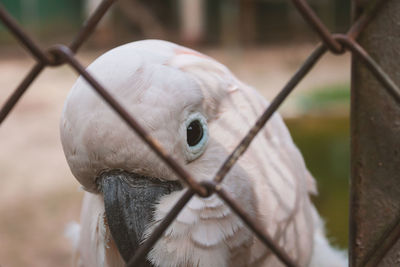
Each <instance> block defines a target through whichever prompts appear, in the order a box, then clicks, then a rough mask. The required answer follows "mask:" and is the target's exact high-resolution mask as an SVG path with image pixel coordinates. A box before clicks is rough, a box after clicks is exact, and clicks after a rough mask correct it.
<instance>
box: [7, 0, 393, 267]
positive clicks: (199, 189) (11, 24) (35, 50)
mask: <svg viewBox="0 0 400 267" xmlns="http://www.w3.org/2000/svg"><path fill="white" fill-rule="evenodd" d="M114 2H116V0H104V1H102V3H101V4H100V5H99V6H98V8H97V9H96V10H95V12H94V13H93V14H92V15H91V16H90V17H89V19H88V20H87V21H86V22H85V23H84V25H83V26H82V28H81V30H80V32H79V33H78V34H77V36H76V37H75V38H74V39H73V41H72V42H71V44H70V45H69V46H65V45H56V46H53V47H52V48H50V49H48V50H43V49H41V48H40V46H39V45H38V44H37V43H36V42H35V41H34V40H33V39H32V38H31V37H30V36H29V35H28V34H27V33H25V32H24V31H23V30H22V28H21V27H20V26H19V25H18V24H17V23H16V22H15V20H14V19H13V18H12V17H11V16H10V15H9V13H8V12H7V11H6V10H5V8H4V7H3V6H2V5H1V4H0V20H1V21H2V22H3V23H4V25H5V26H6V27H7V28H8V29H9V30H10V32H11V33H12V34H13V35H14V36H15V38H16V39H18V40H19V41H20V42H21V44H22V45H23V46H24V47H25V48H26V49H27V50H28V51H29V52H30V53H31V54H32V56H33V57H34V58H35V59H36V61H37V63H36V64H35V65H34V66H33V68H32V69H31V71H30V72H29V73H28V74H27V75H26V77H25V78H24V79H23V80H22V82H21V83H20V85H19V86H18V87H17V88H16V89H15V90H14V92H13V93H12V94H11V95H10V97H9V98H8V99H7V101H6V103H5V104H4V105H3V107H2V108H1V110H0V124H1V123H2V122H3V121H4V120H5V118H7V117H8V115H9V114H10V112H11V111H12V109H13V107H14V106H15V105H16V104H17V103H18V102H19V101H20V99H21V97H22V96H23V95H24V93H25V92H26V91H27V89H28V88H29V86H30V85H31V84H32V82H33V81H35V79H36V78H37V77H38V75H39V74H40V73H41V72H42V70H43V69H44V68H45V67H47V66H59V65H62V64H68V65H70V66H71V67H72V68H73V69H74V70H75V71H76V72H77V73H78V74H80V75H81V76H82V77H83V78H84V79H86V81H87V82H88V83H89V84H90V85H91V86H92V87H93V89H94V90H96V92H97V93H98V94H99V95H100V96H101V97H102V98H103V99H104V101H106V102H107V103H108V104H109V105H110V107H111V108H112V109H113V110H114V111H115V112H116V113H118V115H119V116H120V117H121V119H122V120H123V121H125V123H127V124H128V125H129V126H130V127H131V128H132V130H133V131H135V132H136V133H137V134H138V135H139V136H140V137H141V138H142V139H143V141H144V142H146V143H147V144H148V145H149V147H151V149H153V151H154V152H155V153H156V154H157V155H158V156H159V157H160V158H161V159H162V160H163V161H164V162H165V163H166V164H167V165H168V166H169V167H170V168H171V169H172V170H174V171H175V173H176V174H177V175H178V176H179V177H180V178H181V179H182V180H183V181H185V182H186V183H187V185H188V189H186V191H185V193H184V194H183V196H182V197H181V199H180V200H179V201H178V202H177V203H176V204H175V206H174V207H173V208H172V209H171V211H170V212H169V213H168V214H167V215H166V217H165V218H164V219H163V220H162V221H161V222H160V224H159V225H158V226H157V227H156V229H155V231H154V232H153V233H152V234H151V235H150V237H149V238H148V239H147V240H146V241H145V242H144V243H143V244H142V245H141V247H140V248H139V249H138V251H136V253H135V255H134V256H133V257H132V258H131V260H130V261H129V262H128V266H139V265H140V264H141V263H142V262H143V261H144V258H145V257H146V255H147V253H148V252H149V251H150V250H151V248H152V247H153V246H154V245H155V243H156V242H157V241H158V239H159V238H160V237H161V236H162V234H163V232H164V231H165V230H166V229H167V228H168V226H169V225H171V223H173V221H174V219H175V218H176V217H177V216H178V214H179V212H180V211H182V209H183V208H184V207H185V205H186V204H187V203H188V201H190V199H191V198H192V197H193V196H194V195H195V194H197V195H199V196H200V197H208V196H210V195H211V194H217V195H218V196H219V197H220V198H221V199H222V200H223V201H224V202H225V203H226V204H227V205H228V206H229V207H230V208H231V209H232V210H233V211H234V213H235V214H237V215H238V217H239V218H240V219H241V220H243V222H244V223H245V224H246V225H247V227H249V228H250V229H251V230H252V231H253V233H254V234H255V235H256V236H257V238H259V239H260V240H261V241H262V242H263V243H264V244H265V245H266V246H267V247H268V248H269V249H270V250H271V252H273V253H274V254H275V256H277V257H278V258H279V259H280V260H281V261H282V263H284V264H285V265H286V266H297V264H296V263H295V262H294V261H293V260H292V259H291V258H290V257H289V256H288V255H287V253H286V252H285V250H284V248H281V247H279V246H278V245H277V244H275V242H274V241H273V239H272V238H271V237H270V236H269V235H268V233H267V232H266V229H264V228H263V227H261V226H260V225H259V224H257V223H256V222H255V221H254V220H253V219H252V218H251V217H250V216H248V214H246V212H244V211H243V210H242V208H241V207H240V203H238V202H237V201H236V200H234V199H233V198H231V197H230V196H229V194H228V193H227V192H226V191H225V190H223V189H222V188H221V182H222V181H223V179H224V177H225V176H226V175H227V173H228V172H229V170H230V169H231V168H232V166H233V165H234V164H235V163H236V162H237V160H238V159H239V158H240V156H241V155H242V154H243V153H244V152H245V151H246V149H247V148H248V147H249V145H250V144H251V142H252V140H253V139H254V138H255V137H256V136H257V134H258V133H259V132H260V130H261V129H262V128H263V127H264V126H265V124H266V123H267V122H268V120H269V119H270V118H271V116H272V115H273V114H274V113H275V112H276V110H277V109H278V108H279V107H280V105H281V104H282V103H283V101H284V100H285V99H286V98H287V97H288V95H289V94H290V93H291V92H292V91H293V90H294V89H295V87H296V85H297V84H298V83H299V82H300V81H301V80H302V79H304V77H305V76H306V75H307V74H308V73H309V72H310V70H311V69H312V67H313V66H314V65H315V64H316V63H317V62H318V61H319V60H320V59H321V58H322V56H323V55H324V54H325V53H326V52H327V51H328V50H329V51H331V52H332V53H335V54H342V53H344V52H346V51H350V52H351V53H353V54H355V55H356V56H357V57H359V58H360V60H361V62H363V63H364V64H365V65H366V66H367V67H368V69H369V70H370V71H371V73H372V74H373V75H375V77H376V78H377V80H378V81H380V82H381V83H382V84H383V85H384V87H385V88H386V90H387V92H388V93H389V94H390V95H391V96H392V97H393V98H394V99H395V100H396V101H397V103H399V104H400V89H399V87H398V86H397V85H396V84H395V83H394V82H393V81H392V79H391V78H390V76H389V75H387V74H386V73H385V71H384V70H383V69H382V68H381V67H380V66H379V65H378V64H377V63H376V61H375V60H374V59H373V58H372V57H371V56H370V55H369V54H368V53H367V52H366V51H365V50H364V49H363V48H362V47H361V46H360V45H359V44H358V43H357V42H356V39H357V37H358V36H359V35H360V33H361V32H362V31H363V30H364V29H365V28H366V27H367V25H368V23H369V22H370V21H371V20H372V19H373V18H374V16H375V15H376V13H377V12H378V11H379V9H380V8H381V7H382V6H383V4H384V3H385V2H387V1H386V0H376V1H371V5H370V8H369V9H368V10H367V11H366V12H365V14H363V15H362V16H361V17H360V18H359V19H358V20H357V21H356V22H355V23H354V24H353V26H352V27H351V28H350V30H349V31H348V32H347V34H346V35H344V34H331V33H330V31H329V30H328V28H327V27H326V26H325V25H324V24H323V23H322V22H321V20H320V19H319V18H318V16H317V15H316V14H315V13H314V11H313V10H312V9H311V8H310V6H309V5H308V4H307V2H306V1H304V0H292V2H293V4H294V5H295V6H296V8H297V9H298V11H299V12H300V13H301V14H302V16H303V17H304V19H305V20H306V21H307V22H308V23H309V25H310V26H311V27H312V28H313V29H314V30H315V32H316V33H317V34H318V35H319V36H320V38H321V40H322V43H321V44H319V45H318V46H317V48H316V49H315V50H314V51H313V52H312V53H311V55H310V56H309V57H308V58H307V60H306V61H305V62H304V64H303V65H302V66H301V67H300V68H299V69H298V71H297V72H296V73H295V74H294V75H293V77H292V78H291V79H290V80H289V82H288V83H287V84H286V86H285V87H284V88H283V89H282V90H281V91H280V92H279V94H278V95H277V96H276V97H275V98H274V100H273V101H272V102H271V104H270V105H269V106H268V108H267V109H266V110H265V111H264V113H263V114H262V115H261V116H260V117H259V119H258V120H257V122H256V123H255V125H254V126H253V127H252V128H251V129H250V130H249V132H248V133H247V134H246V136H245V137H244V138H243V139H242V140H241V142H240V143H239V144H238V146H237V147H236V148H235V149H234V150H233V152H232V153H231V154H230V155H229V157H228V158H227V159H226V160H225V162H224V164H223V165H222V166H221V168H220V169H219V170H218V172H217V174H216V175H215V176H214V178H213V180H212V182H203V183H199V182H197V181H196V180H195V179H194V177H192V175H191V174H190V173H188V172H187V171H186V170H185V169H184V168H183V167H182V166H181V165H180V164H179V163H177V162H176V161H175V160H174V158H173V156H172V155H170V154H168V153H167V152H166V150H165V149H164V148H163V147H162V146H161V145H160V144H159V142H158V141H157V140H156V139H154V138H152V137H151V136H150V135H149V134H148V133H147V132H146V131H145V130H144V128H142V126H141V125H140V124H139V123H138V122H137V120H136V119H135V118H134V117H133V116H132V115H131V114H129V113H128V112H127V110H125V109H124V108H123V107H122V106H121V105H120V104H119V103H118V102H117V101H116V100H115V98H114V97H113V96H112V95H111V94H110V93H109V92H108V91H107V89H106V88H104V87H103V86H102V85H101V84H100V83H99V82H97V81H96V79H94V78H93V77H92V76H91V75H90V74H89V73H88V72H87V71H86V70H85V69H84V67H83V66H82V65H81V64H80V63H79V62H78V61H77V60H76V59H75V57H74V54H75V53H76V52H77V51H78V49H79V48H80V47H81V46H82V45H83V44H84V42H85V41H86V40H87V39H88V37H89V36H90V34H91V33H92V32H93V31H94V29H95V27H96V26H97V24H98V23H99V21H100V20H101V18H102V17H103V16H104V14H106V12H107V10H109V8H110V7H111V6H112V4H113V3H114ZM399 221H400V219H399ZM396 225H397V226H396V227H395V228H394V230H393V231H394V232H396V233H399V232H400V231H399V230H398V229H400V228H399V227H398V225H400V223H397V224H396ZM395 236H396V238H397V236H398V234H396V235H395ZM381 243H382V244H384V249H383V250H382V251H381V252H380V255H381V254H383V255H384V254H385V253H386V251H388V250H389V249H390V248H391V247H392V246H393V244H394V241H393V240H392V239H387V238H386V236H385V238H383V240H382V241H381ZM382 257H383V256H382Z"/></svg>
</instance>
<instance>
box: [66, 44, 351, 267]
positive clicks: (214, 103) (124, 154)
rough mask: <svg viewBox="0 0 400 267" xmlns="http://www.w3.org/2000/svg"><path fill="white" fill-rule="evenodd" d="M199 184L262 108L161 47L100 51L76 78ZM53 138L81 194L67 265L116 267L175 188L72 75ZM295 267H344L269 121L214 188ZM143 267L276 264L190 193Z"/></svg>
mask: <svg viewBox="0 0 400 267" xmlns="http://www.w3.org/2000/svg"><path fill="white" fill-rule="evenodd" d="M87 70H88V71H89V72H90V73H91V74H92V75H93V76H94V77H95V78H96V79H97V80H98V81H99V82H100V83H101V84H102V85H103V86H104V87H105V88H107V90H108V91H109V92H110V93H111V94H112V95H113V96H114V97H115V98H116V99H117V100H118V101H119V102H120V103H121V104H122V105H123V106H124V107H125V108H126V109H127V110H128V111H129V112H130V114H132V116H134V117H135V118H136V119H137V120H138V122H139V123H140V124H141V125H142V126H143V127H144V128H145V129H146V130H147V131H148V133H149V134H150V135H151V136H152V137H154V138H156V139H157V140H158V141H159V142H160V143H161V145H162V146H163V147H164V148H165V149H166V150H167V151H168V152H169V153H171V154H172V155H173V156H174V158H175V159H176V160H177V161H178V162H179V163H180V164H181V165H182V166H184V168H186V170H187V171H188V172H190V173H191V174H192V175H193V177H195V179H197V180H198V181H207V180H211V179H212V178H213V176H214V175H215V173H216V172H217V170H218V169H219V168H220V167H221V165H222V163H223V162H224V160H225V159H226V158H227V156H228V155H229V153H230V152H232V150H233V149H234V148H235V147H236V146H237V145H238V143H239V141H240V140H241V139H242V138H243V137H244V136H245V135H246V133H247V132H248V130H249V129H250V127H251V126H252V125H253V124H254V122H255V121H256V119H257V118H258V117H259V116H260V115H261V114H262V112H263V111H264V110H265V109H266V107H267V106H268V102H267V101H266V100H265V99H264V98H263V97H262V96H261V95H260V94H259V93H258V92H257V91H255V90H254V89H253V88H251V87H249V86H248V85H246V84H244V83H242V82H241V81H239V80H238V79H237V78H236V77H235V76H234V75H233V74H232V73H231V72H230V71H229V70H228V69H227V68H226V67H225V66H224V65H222V64H221V63H219V62H217V61H216V60H214V59H212V58H210V57H208V56H206V55H203V54H201V53H199V52H196V51H194V50H191V49H189V48H185V47H182V46H179V45H176V44H173V43H170V42H166V41H161V40H144V41H137V42H133V43H130V44H126V45H123V46H120V47H117V48H115V49H112V50H110V51H109V52H107V53H105V54H104V55H102V56H100V57H99V58H98V59H97V60H95V61H94V62H93V63H92V64H91V65H90V66H89V67H88V69H87ZM60 129H61V141H62V145H63V149H64V153H65V156H66V159H67V162H68V164H69V166H70V169H71V171H72V173H73V175H74V176H75V177H76V179H77V180H78V181H79V182H80V183H81V185H82V186H83V188H84V190H85V191H86V192H85V196H84V200H83V206H82V213H81V223H80V226H79V227H75V228H74V229H75V230H76V231H74V233H75V239H76V240H75V241H76V246H77V251H78V252H77V262H78V265H82V266H86V267H90V266H124V265H125V264H126V262H127V261H128V260H129V259H130V257H132V255H133V254H134V252H135V251H136V249H137V248H138V247H139V246H140V244H141V243H142V242H143V241H144V240H146V239H147V238H148V237H149V235H150V234H151V233H152V230H153V229H154V228H155V227H156V226H157V225H158V224H159V222H160V221H161V220H162V219H163V218H164V216H165V215H166V214H167V213H168V212H169V211H170V209H171V208H172V207H173V206H174V204H175V203H176V202H177V200H178V199H179V198H180V197H181V196H182V194H183V192H184V189H185V187H186V185H185V184H184V183H182V182H181V180H180V179H179V178H178V177H177V175H176V174H175V173H174V172H173V171H172V170H171V169H170V168H169V167H167V166H166V164H164V163H163V162H162V161H161V160H160V159H159V158H158V157H157V156H156V155H155V153H154V152H153V151H152V150H151V149H150V148H148V146H147V145H146V144H145V143H144V142H143V141H142V140H141V139H140V138H139V137H138V136H137V135H136V134H135V133H134V132H133V131H132V130H131V129H130V128H129V127H128V126H127V125H126V124H125V123H124V122H123V121H122V120H121V119H120V118H119V116H118V115H117V114H116V113H115V112H114V111H113V110H112V109H111V108H110V107H109V106H108V105H107V104H106V103H105V102H104V101H103V100H102V99H101V97H100V96H98V95H97V93H96V92H95V91H94V90H93V88H91V86H90V85H89V84H88V83H87V82H86V81H85V80H84V79H83V78H82V77H80V78H78V80H77V82H76V83H75V85H74V86H73V88H72V90H71V91H70V93H69V96H68V98H67V100H66V103H65V106H64V110H63V114H62V118H61V123H60ZM222 186H223V188H224V189H225V190H226V191H227V192H228V193H229V194H230V195H231V197H232V198H234V199H235V200H236V201H237V202H238V203H239V204H240V206H241V207H242V208H243V209H244V210H245V211H246V212H247V213H248V214H249V216H251V217H252V218H253V219H254V220H256V221H257V222H258V223H259V224H261V225H262V226H263V227H264V229H265V231H266V232H267V233H268V234H269V235H270V236H271V237H272V238H273V239H274V240H275V242H276V244H278V245H279V246H280V247H282V248H283V249H284V250H285V251H286V252H287V254H288V255H289V256H290V257H291V258H292V259H293V260H294V261H295V262H297V263H298V264H299V266H345V265H346V260H345V257H344V256H343V255H342V253H341V252H339V251H337V250H335V249H334V248H332V247H331V246H330V245H329V242H328V241H327V238H326V237H325V234H324V228H323V223H322V220H321V219H320V216H319V215H318V213H317V211H316V209H315V207H314V206H313V204H312V203H311V201H310V197H309V195H310V194H315V193H316V186H315V182H314V179H313V177H312V176H311V175H310V173H309V172H308V170H307V168H306V166H305V163H304V160H303V158H302V156H301V154H300V152H299V150H298V149H297V147H296V145H295V144H294V143H293V141H292V139H291V136H290V134H289V132H288V130H287V128H286V126H285V125H284V122H283V120H282V118H281V117H280V116H279V115H278V114H275V115H273V116H272V118H271V119H270V121H269V122H268V123H267V125H266V126H265V127H264V128H263V129H262V131H261V132H260V133H259V134H258V136H257V137H256V138H255V139H254V140H253V142H252V144H251V145H250V147H249V148H248V150H247V151H246V152H245V153H244V155H243V156H242V157H241V158H240V160H239V161H238V162H237V163H236V165H234V167H233V168H232V169H231V170H230V171H229V173H228V174H227V176H226V177H225V180H223V182H222ZM145 264H147V265H146V266H160V267H164V266H165V267H178V266H198V267H224V266H235V267H241V266H282V263H281V262H280V261H279V259H278V258H277V257H276V256H274V254H273V253H271V251H269V250H268V248H267V247H266V246H265V245H264V244H263V243H262V242H261V241H259V240H258V239H257V238H256V237H255V235H254V234H253V233H252V231H251V230H250V229H249V228H247V226H246V225H245V224H244V223H243V222H242V221H241V219H240V218H239V217H238V216H237V215H236V214H235V213H234V212H233V211H232V210H231V209H230V208H229V207H228V206H227V205H226V204H225V203H224V202H223V201H222V200H221V199H220V198H219V197H218V196H217V195H215V194H214V195H212V196H210V197H208V198H201V197H198V196H194V197H193V198H192V199H191V200H190V201H189V202H188V203H187V205H186V206H185V208H184V209H183V210H182V211H181V212H180V214H179V215H178V217H177V218H176V220H175V221H174V222H173V223H172V224H171V225H170V226H169V228H168V229H167V230H166V231H165V232H164V233H163V235H162V236H161V238H160V239H159V240H158V242H157V243H156V244H155V245H154V247H153V248H152V249H151V251H150V253H149V254H148V255H147V262H146V263H145Z"/></svg>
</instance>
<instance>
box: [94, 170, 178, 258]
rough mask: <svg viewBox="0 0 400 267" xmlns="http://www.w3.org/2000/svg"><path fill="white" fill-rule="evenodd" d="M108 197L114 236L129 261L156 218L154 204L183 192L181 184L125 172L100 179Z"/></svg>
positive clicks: (105, 198) (109, 217)
mask: <svg viewBox="0 0 400 267" xmlns="http://www.w3.org/2000/svg"><path fill="white" fill-rule="evenodd" d="M98 183H99V186H100V190H101V192H102V193H103V196H104V206H105V212H106V218H107V223H108V227H109V229H110V232H111V235H112V237H113V239H114V241H115V243H116V245H117V247H118V250H119V252H120V254H121V256H122V257H123V259H124V260H125V262H128V261H129V259H130V258H131V257H132V256H133V255H134V253H135V251H136V250H137V248H138V247H139V245H140V242H141V241H142V239H143V234H144V231H145V230H146V227H147V226H148V225H149V223H150V222H151V221H152V219H153V214H154V205H155V204H156V203H157V201H158V200H159V199H160V197H162V196H163V195H166V194H170V193H171V192H173V191H176V190H180V189H182V186H181V184H180V183H179V182H176V181H161V180H160V179H156V178H150V177H144V176H140V175H137V174H134V173H128V172H125V171H117V170H113V171H109V172H106V173H103V174H102V175H101V176H100V178H99V180H98Z"/></svg>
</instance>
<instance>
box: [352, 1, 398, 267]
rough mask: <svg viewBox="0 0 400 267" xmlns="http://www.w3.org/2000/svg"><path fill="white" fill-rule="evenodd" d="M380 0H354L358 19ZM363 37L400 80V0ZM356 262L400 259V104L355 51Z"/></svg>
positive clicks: (387, 6) (381, 263)
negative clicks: (358, 58) (358, 57)
mask: <svg viewBox="0 0 400 267" xmlns="http://www.w3.org/2000/svg"><path fill="white" fill-rule="evenodd" d="M374 1H375V0H353V3H352V4H353V16H354V18H355V19H356V18H357V17H358V16H359V15H360V14H361V13H362V12H363V10H366V9H367V8H368V5H369V4H371V3H372V2H374ZM359 43H360V45H361V46H363V47H364V48H365V50H366V51H367V52H368V53H370V54H371V56H372V57H373V58H374V59H375V60H376V61H377V62H378V64H379V65H380V66H381V67H382V68H383V69H384V70H385V71H386V72H387V74H388V75H389V76H390V77H391V78H392V79H393V81H394V82H395V83H396V84H397V85H399V84H400V46H399V44H400V1H398V0H388V1H387V3H385V5H384V6H383V8H382V9H381V11H380V12H379V13H378V14H377V16H376V17H375V18H374V19H373V20H372V21H371V23H370V24H369V26H368V27H367V29H366V30H365V31H364V32H363V33H362V35H361V36H360V38H359ZM351 165H352V167H351V207H350V240H349V241H350V242H349V247H350V250H349V251H350V255H349V256H350V266H376V265H379V266H399V264H400V241H399V236H400V224H399V219H400V107H399V105H398V104H396V102H395V100H394V99H393V98H392V97H391V96H390V95H389V94H388V93H387V92H386V90H384V88H383V86H382V84H381V83H379V82H378V81H377V80H376V79H375V78H374V76H373V75H372V74H371V73H370V72H369V70H368V69H367V68H366V67H365V66H364V65H363V64H362V63H361V62H360V61H358V60H357V58H356V57H355V56H354V55H353V61H352V96H351Z"/></svg>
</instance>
